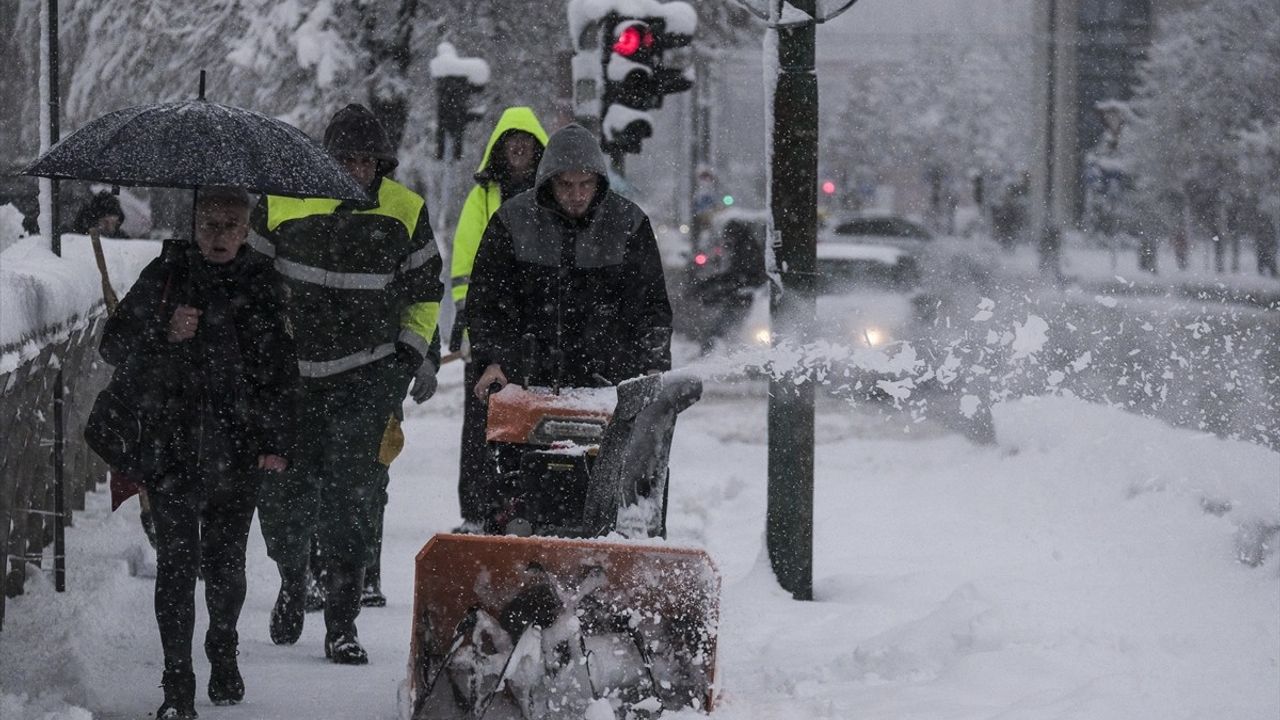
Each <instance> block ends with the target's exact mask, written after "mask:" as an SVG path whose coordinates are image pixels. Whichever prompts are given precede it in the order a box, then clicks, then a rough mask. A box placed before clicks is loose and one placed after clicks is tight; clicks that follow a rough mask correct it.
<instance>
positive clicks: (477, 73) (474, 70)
mask: <svg viewBox="0 0 1280 720" xmlns="http://www.w3.org/2000/svg"><path fill="white" fill-rule="evenodd" d="M428 68H429V71H430V73H431V77H432V78H445V77H464V78H466V79H467V82H469V83H471V84H472V85H480V86H483V85H487V84H488V83H489V63H487V62H485V61H484V60H482V59H480V58H473V57H459V56H458V50H457V48H455V47H454V46H453V43H449V42H442V43H440V45H439V46H437V47H436V56H435V57H433V58H431V63H430V65H429V66H428Z"/></svg>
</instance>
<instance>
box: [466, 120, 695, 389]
mask: <svg viewBox="0 0 1280 720" xmlns="http://www.w3.org/2000/svg"><path fill="white" fill-rule="evenodd" d="M570 170H587V171H589V172H593V173H595V174H596V175H598V176H599V178H600V180H599V187H598V190H597V192H596V196H595V198H594V199H593V200H592V203H591V206H590V208H589V209H588V211H587V213H586V215H585V216H584V217H581V218H570V217H569V216H567V215H566V214H565V213H564V212H563V211H562V210H561V209H560V206H559V203H558V202H557V201H556V199H555V195H554V192H553V190H552V183H551V179H552V178H554V177H555V176H556V175H557V174H559V173H561V172H565V171H570ZM471 278H472V279H471V289H470V292H469V295H468V297H467V312H468V318H469V322H470V333H471V345H472V353H473V354H474V356H475V359H476V360H477V361H478V362H480V364H481V367H484V366H485V365H488V364H490V363H498V364H500V365H502V367H503V369H504V370H505V371H506V373H507V377H508V378H509V379H511V380H513V381H515V380H518V379H519V380H522V379H524V377H526V376H528V377H530V378H531V379H532V380H533V382H534V383H535V384H544V385H545V384H552V383H554V382H556V381H557V380H558V381H559V382H560V383H562V384H565V385H579V386H587V385H598V384H601V381H602V380H607V381H608V382H611V383H618V382H621V381H623V380H626V379H628V378H631V377H634V376H636V375H640V374H643V373H644V372H646V371H648V370H666V369H668V368H670V366H671V305H670V303H669V301H668V299H667V291H666V284H665V280H664V278H663V272H662V262H661V258H660V257H659V254H658V245H657V241H656V240H655V238H654V235H653V228H652V226H651V225H650V223H649V218H648V217H647V216H646V215H645V214H644V211H642V210H641V209H640V208H639V207H638V206H636V205H635V203H632V202H631V201H629V200H627V199H626V198H623V197H622V196H620V195H618V194H617V193H615V192H613V191H611V190H610V189H609V180H608V176H607V174H606V169H605V160H604V156H603V154H602V153H601V152H600V148H599V140H598V139H597V138H596V137H595V136H594V135H592V134H591V133H590V132H588V131H587V130H586V129H585V128H583V127H581V126H579V125H569V126H568V127H565V128H562V129H560V130H559V131H557V132H556V133H555V134H553V135H552V136H551V138H550V141H549V142H548V144H547V148H546V151H545V152H544V153H543V155H542V161H541V162H540V163H539V164H538V173H537V180H536V181H535V187H534V189H533V190H530V191H528V192H524V193H521V194H519V195H517V196H515V197H514V198H512V199H510V200H508V201H507V202H506V203H504V204H503V205H502V207H501V208H499V209H498V212H497V213H495V214H494V216H493V218H492V219H491V220H490V221H489V226H488V228H487V229H486V230H485V234H484V237H483V238H482V239H481V241H480V249H479V251H478V252H477V254H476V262H475V267H474V268H473V269H472V276H471ZM526 334H532V335H533V336H534V337H535V339H536V341H537V353H536V355H535V357H534V358H533V364H532V365H529V363H528V362H527V359H526V358H525V357H524V355H525V352H524V341H523V337H524V335H526ZM557 351H558V352H557Z"/></svg>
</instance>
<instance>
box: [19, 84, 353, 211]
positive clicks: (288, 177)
mask: <svg viewBox="0 0 1280 720" xmlns="http://www.w3.org/2000/svg"><path fill="white" fill-rule="evenodd" d="M23 174H25V175H37V176H40V177H48V178H58V179H72V180H90V181H98V182H105V183H111V184H112V185H143V186H150V187H169V188H199V187H205V186H210V185H229V186H234V187H240V188H244V189H246V190H249V191H251V192H258V193H267V194H271V195H289V196H293V197H325V198H335V199H338V200H365V199H367V197H368V196H367V195H366V194H365V192H364V190H363V188H361V187H360V185H359V183H357V182H356V181H355V180H354V179H352V177H351V176H350V175H349V174H348V173H347V172H346V170H344V169H343V167H342V166H341V165H340V164H338V162H337V161H336V160H334V159H333V157H331V156H330V155H329V153H328V152H326V151H325V149H324V148H323V147H321V146H320V145H319V144H318V143H316V142H315V141H314V140H312V139H311V138H310V137H308V136H307V134H306V133H304V132H302V131H301V130H299V129H298V128H295V127H293V126H292V125H289V124H288V123H285V122H281V121H280V120H276V119H274V118H270V117H267V116H266V115H263V114H262V113H258V112H254V111H252V110H245V109H244V108H238V107H234V106H231V105H219V104H218V103H212V102H208V101H206V100H186V101H182V102H171V103H162V104H159V105H140V106H137V107H130V108H125V109H123V110H117V111H115V112H112V113H108V114H106V115H103V116H102V117H100V118H98V119H97V120H94V121H92V122H90V123H89V124H87V125H85V126H84V127H82V128H80V129H79V130H76V131H75V132H74V133H72V134H70V135H68V136H67V137H66V138H65V139H63V140H62V141H61V142H59V143H58V144H57V145H55V146H53V148H51V149H50V150H49V152H47V153H45V154H44V155H43V156H42V157H40V158H39V159H38V160H36V161H35V162H34V163H32V164H31V165H30V166H29V167H27V169H26V170H24V171H23Z"/></svg>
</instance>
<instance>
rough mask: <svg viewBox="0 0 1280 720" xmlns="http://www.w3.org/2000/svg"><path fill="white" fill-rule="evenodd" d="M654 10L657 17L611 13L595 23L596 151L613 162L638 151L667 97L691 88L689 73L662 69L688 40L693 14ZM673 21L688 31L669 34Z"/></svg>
mask: <svg viewBox="0 0 1280 720" xmlns="http://www.w3.org/2000/svg"><path fill="white" fill-rule="evenodd" d="M659 7H660V9H661V10H662V11H663V12H664V15H663V16H662V17H631V16H627V15H620V14H618V13H616V12H611V13H608V14H607V15H605V16H604V17H603V18H601V20H600V37H601V43H600V50H601V56H600V63H601V70H602V72H601V77H602V78H603V80H604V83H603V84H604V90H603V92H602V93H601V98H600V100H601V102H600V135H601V147H602V148H603V149H604V150H605V152H607V153H609V154H610V155H613V156H615V157H616V156H618V155H621V154H623V153H638V152H640V143H641V141H642V140H644V139H646V138H649V137H652V136H653V119H652V117H651V116H650V114H649V111H650V110H654V109H656V108H660V107H662V99H663V98H664V97H665V96H666V95H670V94H672V93H678V92H684V91H685V90H688V89H689V88H691V87H693V78H692V76H691V74H690V72H689V71H687V70H684V69H681V68H678V67H668V66H667V61H668V57H667V55H666V53H667V51H669V50H675V49H677V48H682V47H685V46H687V45H689V44H690V43H691V42H692V41H693V35H692V32H693V28H694V27H695V26H696V24H697V15H696V14H695V13H694V11H693V8H692V7H691V6H689V5H688V4H687V3H683V2H670V3H664V4H663V5H661V6H659ZM673 21H674V23H675V25H676V26H677V27H678V28H679V29H681V30H687V31H684V32H675V31H674V30H669V29H668V28H669V27H670V26H671V23H672V22H673Z"/></svg>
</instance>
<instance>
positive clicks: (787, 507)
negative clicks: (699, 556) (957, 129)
mask: <svg viewBox="0 0 1280 720" xmlns="http://www.w3.org/2000/svg"><path fill="white" fill-rule="evenodd" d="M784 5H790V6H791V7H792V8H794V9H795V10H799V11H801V12H803V13H807V14H808V15H809V16H810V17H816V16H817V2H816V0H777V2H776V4H775V5H774V7H773V10H774V14H773V18H774V19H779V18H781V17H782V11H783V6H784ZM816 28H817V25H816V23H815V22H804V23H800V24H794V25H790V24H789V25H782V24H778V25H776V26H775V28H773V29H771V30H770V32H773V33H776V38H775V39H776V42H775V43H766V47H770V46H776V48H777V53H778V56H777V67H778V76H777V84H776V86H775V87H774V92H773V93H772V97H773V107H772V108H771V112H770V117H771V118H772V122H773V126H772V127H771V128H770V129H769V132H770V133H771V139H772V140H771V147H772V161H771V167H770V175H769V207H770V210H771V211H772V222H771V225H770V228H769V231H770V232H769V234H770V240H771V242H772V243H773V244H774V253H775V257H776V263H777V267H776V270H777V274H778V277H779V278H780V281H781V285H780V286H779V284H777V283H774V284H773V285H772V296H771V298H770V310H771V313H772V317H773V327H774V329H775V337H774V342H775V343H787V344H796V345H801V344H805V343H808V342H809V341H810V340H811V339H812V338H813V334H814V333H813V329H814V324H815V313H816V308H817V302H816V296H815V293H814V287H815V282H814V280H815V277H814V275H815V272H816V266H817V260H816V252H817V250H816V248H817V209H818V77H817V74H816V70H815V66H814V54H815V49H816V32H815V31H816ZM813 398H814V387H813V381H812V379H811V378H810V377H809V376H808V374H807V373H806V372H805V371H804V369H803V368H796V369H789V370H787V371H786V372H784V373H783V375H782V376H781V377H775V378H773V379H772V380H770V382H769V419H768V431H769V461H768V464H769V491H768V498H769V500H768V512H767V531H766V539H767V544H768V549H769V560H770V562H771V563H772V565H773V570H774V574H775V575H776V576H777V578H778V583H779V584H780V585H781V586H782V588H783V589H784V590H786V591H787V592H790V593H791V595H792V596H793V597H794V598H796V599H797V600H812V599H813V439H814V414H813Z"/></svg>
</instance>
